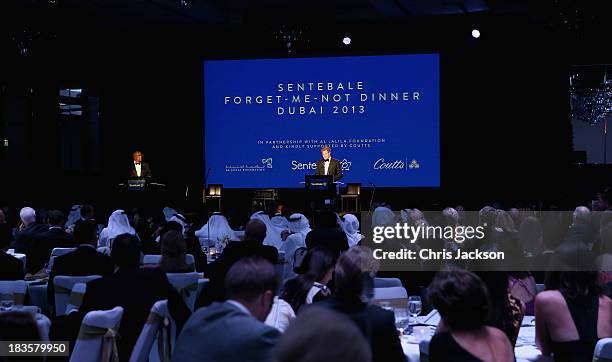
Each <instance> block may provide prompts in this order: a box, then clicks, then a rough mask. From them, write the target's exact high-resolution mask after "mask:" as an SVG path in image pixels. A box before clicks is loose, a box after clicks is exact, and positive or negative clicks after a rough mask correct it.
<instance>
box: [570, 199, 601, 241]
mask: <svg viewBox="0 0 612 362" xmlns="http://www.w3.org/2000/svg"><path fill="white" fill-rule="evenodd" d="M566 239H570V240H580V241H582V242H584V243H586V244H587V245H590V244H593V242H594V241H595V233H594V229H593V224H592V222H591V210H589V209H588V208H587V207H586V206H578V207H577V208H576V210H574V214H573V221H572V225H571V226H570V228H569V231H568V233H567V237H566Z"/></svg>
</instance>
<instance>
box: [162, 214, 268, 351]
mask: <svg viewBox="0 0 612 362" xmlns="http://www.w3.org/2000/svg"><path fill="white" fill-rule="evenodd" d="M251 222H253V221H251ZM264 235H265V233H264ZM262 241H263V237H262ZM277 280H278V279H277V276H276V273H275V271H274V266H273V265H272V264H270V263H269V262H268V261H267V260H265V259H263V258H261V257H257V256H253V257H248V258H244V259H241V260H240V261H238V262H236V263H235V264H234V265H233V266H232V267H231V268H230V270H229V272H228V273H227V277H226V279H225V294H226V295H227V298H228V300H227V301H226V302H222V303H214V304H212V305H210V306H208V307H204V308H200V309H198V310H197V311H196V312H195V313H194V314H193V315H192V316H191V318H189V320H188V321H187V323H186V324H185V327H184V328H183V331H182V333H181V335H180V336H179V337H178V340H177V342H176V346H175V348H174V352H173V354H172V361H175V362H195V361H203V360H205V361H208V362H233V361H236V362H242V361H250V362H259V361H261V362H264V361H266V362H267V361H271V360H272V356H271V352H272V348H273V346H274V345H275V344H276V342H277V341H278V339H279V337H280V332H279V331H278V330H277V329H275V328H273V327H270V326H268V325H266V324H264V323H263V321H264V320H265V319H266V316H267V315H268V313H269V312H270V309H271V307H272V300H273V298H274V294H275V291H276V289H277V286H278V281H277Z"/></svg>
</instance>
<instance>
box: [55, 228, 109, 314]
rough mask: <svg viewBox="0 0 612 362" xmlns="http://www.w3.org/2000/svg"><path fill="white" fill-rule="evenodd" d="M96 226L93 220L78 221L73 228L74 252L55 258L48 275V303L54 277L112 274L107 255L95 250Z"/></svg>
mask: <svg viewBox="0 0 612 362" xmlns="http://www.w3.org/2000/svg"><path fill="white" fill-rule="evenodd" d="M97 228H98V225H96V222H95V221H93V220H88V221H80V222H77V223H76V224H75V227H74V233H73V235H74V242H75V243H76V244H78V247H77V248H76V250H75V251H72V252H70V253H68V254H64V255H61V256H58V257H56V258H55V261H54V262H53V267H52V269H51V272H50V273H49V284H48V285H47V296H48V298H49V303H51V304H54V293H55V289H54V286H53V278H55V276H56V275H68V276H83V275H101V276H105V275H110V274H112V273H113V261H112V260H111V258H110V257H108V256H107V255H104V254H101V253H98V251H97V250H96V230H97Z"/></svg>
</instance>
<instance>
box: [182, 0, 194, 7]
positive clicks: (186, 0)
mask: <svg viewBox="0 0 612 362" xmlns="http://www.w3.org/2000/svg"><path fill="white" fill-rule="evenodd" d="M179 5H180V7H182V8H188V7H191V5H192V0H179Z"/></svg>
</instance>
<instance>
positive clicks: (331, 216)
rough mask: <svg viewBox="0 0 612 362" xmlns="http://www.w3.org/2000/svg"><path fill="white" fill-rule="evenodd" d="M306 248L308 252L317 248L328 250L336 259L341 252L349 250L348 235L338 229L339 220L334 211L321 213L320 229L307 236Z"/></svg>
mask: <svg viewBox="0 0 612 362" xmlns="http://www.w3.org/2000/svg"><path fill="white" fill-rule="evenodd" d="M306 247H307V248H308V250H312V249H314V248H316V247H323V248H327V249H328V250H330V251H332V252H333V253H334V256H335V257H336V258H337V257H338V256H340V253H341V252H343V251H346V250H348V248H349V245H348V239H347V238H346V233H345V232H344V231H342V230H340V228H339V227H338V218H337V216H336V214H335V213H334V212H333V211H322V212H321V213H319V228H317V229H315V230H312V231H311V232H309V233H308V234H307V235H306Z"/></svg>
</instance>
